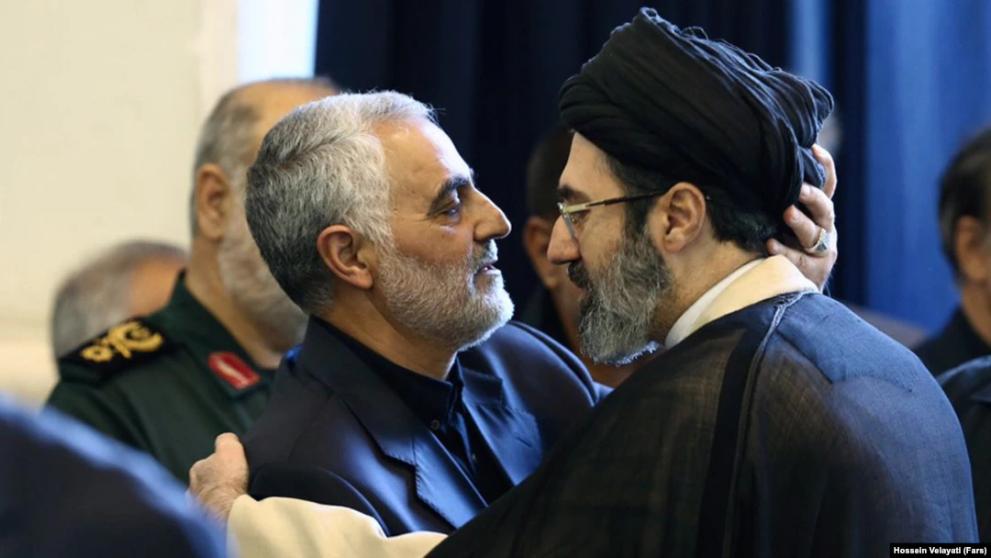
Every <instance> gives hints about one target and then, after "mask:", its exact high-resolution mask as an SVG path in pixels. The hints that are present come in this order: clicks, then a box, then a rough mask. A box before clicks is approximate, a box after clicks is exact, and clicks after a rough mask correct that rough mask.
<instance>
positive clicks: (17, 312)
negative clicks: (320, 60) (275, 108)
mask: <svg viewBox="0 0 991 558" xmlns="http://www.w3.org/2000/svg"><path fill="white" fill-rule="evenodd" d="M272 4H274V3H271V2H268V3H266V2H260V1H258V0H241V1H240V2H239V1H238V0H170V1H169V2H156V1H151V0H94V1H91V2H73V1H68V0H64V1H57V0H32V1H30V2H3V3H0V73H2V75H3V79H2V80H0V101H2V102H0V122H2V123H3V128H2V129H3V134H0V255H2V258H3V260H2V266H3V271H0V390H4V391H8V392H11V391H12V392H14V394H15V395H18V396H20V397H23V398H26V399H28V400H32V401H37V400H38V398H39V397H43V396H44V394H45V393H47V390H48V388H49V385H50V383H51V381H52V380H53V378H54V368H53V365H52V363H51V359H50V356H49V349H48V333H47V323H46V322H47V319H48V313H49V312H50V308H51V303H52V296H53V294H54V289H55V288H56V286H57V284H58V283H59V281H60V280H61V279H62V278H63V276H64V275H65V273H67V272H68V271H70V270H71V269H72V268H74V267H76V266H77V265H78V264H80V263H81V262H83V261H85V260H86V259H87V258H88V257H90V256H91V255H92V254H94V253H95V252H97V251H98V250H100V249H101V248H103V247H106V246H108V245H110V244H113V243H115V242H117V241H120V240H124V239H131V238H136V237H144V238H151V239H158V240H165V241H170V242H173V243H176V244H179V245H181V246H186V245H187V244H188V233H187V211H186V207H187V198H188V195H189V187H190V186H189V176H190V174H191V171H190V168H189V167H190V165H191V163H192V152H193V146H194V143H195V141H196V135H197V131H198V127H199V125H200V123H201V121H202V120H203V119H204V118H205V116H206V114H207V112H208V111H209V109H210V108H211V106H212V104H213V103H214V102H215V100H216V99H217V97H218V96H219V95H220V94H221V93H222V92H223V91H224V90H226V89H228V88H229V87H231V86H233V85H235V84H236V83H237V82H238V81H239V80H241V79H260V78H265V77H271V76H273V75H305V74H309V73H312V52H313V46H312V41H313V31H312V28H313V26H314V24H313V17H314V14H315V10H316V0H294V1H286V2H279V3H278V6H277V7H278V8H279V9H278V15H277V16H273V15H272V14H273V6H272ZM307 22H309V23H307ZM272 36H276V37H280V39H279V40H280V45H281V46H280V48H279V49H264V48H262V47H263V46H264V44H265V43H266V42H269V43H271V39H267V37H272ZM307 41H308V42H309V44H307ZM239 44H249V45H252V48H245V49H239ZM300 45H302V46H300ZM242 50H243V51H244V52H241V51H242ZM300 53H303V54H300ZM287 61H288V62H287Z"/></svg>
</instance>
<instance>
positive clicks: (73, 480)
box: [0, 398, 225, 558]
mask: <svg viewBox="0 0 991 558" xmlns="http://www.w3.org/2000/svg"><path fill="white" fill-rule="evenodd" d="M0 454H2V455H3V459H2V460H0V517H3V520H2V521H0V556H4V557H22V556H37V557H47V556H79V557H85V558H109V557H118V556H119V557H122V558H123V557H131V556H148V557H162V558H165V557H171V556H190V557H196V558H207V557H210V558H220V557H221V556H224V555H225V553H224V538H223V535H222V534H221V531H220V529H219V528H218V525H217V524H215V523H214V522H213V521H210V520H209V518H208V517H207V516H206V514H204V513H203V512H202V511H201V510H200V509H198V507H197V506H195V505H193V504H192V503H191V501H189V500H188V499H186V498H185V497H184V494H183V491H182V489H181V487H180V486H179V484H178V483H177V482H175V480H174V479H173V478H171V477H170V476H169V475H168V474H167V473H166V472H165V471H164V470H163V469H162V468H161V467H159V466H158V465H157V464H156V463H155V462H154V461H152V460H151V459H149V458H148V457H147V456H145V455H141V454H138V453H137V452H135V451H133V450H130V449H128V448H126V447H124V446H122V445H121V444H119V443H116V442H114V441H113V440H108V439H106V438H104V437H103V436H100V435H99V434H97V433H96V432H94V431H92V430H91V429H89V428H87V427H85V426H83V425H80V424H78V423H76V422H75V421H73V420H70V419H67V418H65V417H63V416H61V415H60V414H59V413H52V412H47V413H42V414H40V415H28V414H27V413H24V412H23V411H20V410H18V409H17V408H15V407H14V406H12V405H10V404H9V403H8V402H7V401H6V400H4V399H3V398H0Z"/></svg>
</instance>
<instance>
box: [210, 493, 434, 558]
mask: <svg viewBox="0 0 991 558" xmlns="http://www.w3.org/2000/svg"><path fill="white" fill-rule="evenodd" d="M444 537H445V535H443V534H441V533H431V532H417V533H409V534H406V535H400V536H397V537H386V536H385V534H384V533H383V532H382V528H381V527H380V526H379V524H378V522H377V521H375V520H374V519H372V518H371V517H369V516H367V515H364V514H362V513H359V512H356V511H354V510H352V509H350V508H344V507H340V506H325V505H322V504H315V503H313V502H307V501H304V500H294V499H291V498H266V499H265V500H262V501H257V500H254V499H252V498H251V497H249V496H241V497H239V498H238V499H237V500H235V501H234V506H233V508H231V515H230V519H229V521H228V525H227V542H228V548H229V549H230V552H229V554H230V556H232V557H233V556H240V557H241V558H282V557H289V556H292V557H293V558H318V557H319V558H362V557H369V558H413V557H420V556H423V555H425V554H426V553H428V552H430V550H431V549H433V547H435V546H437V545H438V544H440V541H442V540H444Z"/></svg>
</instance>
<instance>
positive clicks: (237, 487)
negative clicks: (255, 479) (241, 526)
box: [189, 432, 248, 523]
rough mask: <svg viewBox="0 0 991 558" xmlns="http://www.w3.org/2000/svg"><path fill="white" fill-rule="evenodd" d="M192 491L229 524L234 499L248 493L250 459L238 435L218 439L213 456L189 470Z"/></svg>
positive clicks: (212, 512)
mask: <svg viewBox="0 0 991 558" xmlns="http://www.w3.org/2000/svg"><path fill="white" fill-rule="evenodd" d="M189 492H190V494H192V495H193V496H195V497H196V499H197V500H199V502H200V504H202V505H203V507H205V508H206V509H207V511H208V512H210V514H212V515H213V516H215V517H216V518H217V519H219V520H220V521H221V522H223V523H227V517H228V516H229V515H230V513H231V507H232V506H233V505H234V500H235V499H237V497H238V496H241V495H242V494H246V493H247V492H248V460H247V458H246V457H245V456H244V446H242V445H241V442H240V440H238V438H237V436H235V435H234V434H231V433H230V432H227V433H224V434H221V435H220V436H217V439H216V441H214V452H213V454H212V455H210V456H209V457H206V458H204V459H200V460H199V461H197V462H196V463H194V464H193V466H192V468H190V469H189Z"/></svg>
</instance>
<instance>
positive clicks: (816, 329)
mask: <svg viewBox="0 0 991 558" xmlns="http://www.w3.org/2000/svg"><path fill="white" fill-rule="evenodd" d="M775 338H776V339H775ZM775 340H780V341H783V342H784V343H786V344H787V348H782V345H777V348H778V349H781V350H782V352H783V354H784V355H788V354H789V353H790V354H792V355H794V356H795V357H796V358H798V359H799V360H802V361H807V362H806V363H805V365H804V366H805V367H808V366H809V365H811V366H812V367H814V368H815V369H816V370H818V371H819V372H820V373H821V374H822V375H823V376H824V377H825V379H826V381H828V382H829V383H832V384H839V383H842V382H846V381H848V380H852V379H855V378H856V379H860V380H865V379H866V380H876V381H882V382H887V383H889V384H893V385H896V386H899V387H901V388H903V389H905V390H908V391H911V390H913V389H915V388H916V387H918V386H921V385H924V386H926V389H927V390H928V389H929V388H930V387H931V386H932V384H933V382H932V375H931V374H930V373H929V371H928V370H927V369H926V367H925V366H924V365H923V364H922V362H921V361H920V360H919V358H918V357H916V356H915V354H913V353H912V352H911V351H910V350H908V349H907V348H906V347H905V346H904V345H902V344H901V343H898V342H897V341H895V340H894V339H892V338H890V337H888V336H887V335H885V334H884V333H882V332H880V331H878V330H877V329H876V328H875V327H874V326H872V325H870V324H868V323H867V322H865V321H864V320H862V319H861V318H860V317H859V316H857V315H856V314H854V313H853V311H851V310H850V309H848V308H847V307H846V306H844V305H843V304H841V303H839V302H837V301H835V300H833V299H831V298H829V297H827V296H824V295H821V294H818V293H815V294H808V295H805V296H803V297H802V298H801V299H800V300H798V301H797V302H796V303H795V304H793V305H792V306H791V307H789V308H788V309H787V310H786V312H785V313H784V315H783V316H782V317H781V319H780V322H779V324H778V325H777V327H776V329H775V331H774V338H772V339H771V342H772V343H773V342H774V341H775ZM769 350H773V345H772V346H771V347H770V348H769Z"/></svg>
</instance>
